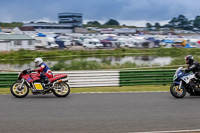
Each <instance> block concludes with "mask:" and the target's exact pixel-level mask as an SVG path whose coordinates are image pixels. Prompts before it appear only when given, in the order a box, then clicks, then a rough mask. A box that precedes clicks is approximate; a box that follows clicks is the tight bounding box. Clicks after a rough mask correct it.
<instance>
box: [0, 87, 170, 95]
mask: <svg viewBox="0 0 200 133" xmlns="http://www.w3.org/2000/svg"><path fill="white" fill-rule="evenodd" d="M169 87H170V85H138V86H122V87H89V88H71V93H83V92H138V91H169ZM0 94H10V89H9V88H0Z"/></svg>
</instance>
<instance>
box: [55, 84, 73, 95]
mask: <svg viewBox="0 0 200 133" xmlns="http://www.w3.org/2000/svg"><path fill="white" fill-rule="evenodd" d="M54 87H55V88H56V87H62V89H60V90H56V89H53V90H52V91H53V94H54V95H55V96H57V97H66V96H68V95H69V93H70V87H69V85H68V84H67V83H65V82H61V83H56V84H55V85H54Z"/></svg>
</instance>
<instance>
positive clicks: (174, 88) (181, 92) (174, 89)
mask: <svg viewBox="0 0 200 133" xmlns="http://www.w3.org/2000/svg"><path fill="white" fill-rule="evenodd" d="M170 93H171V94H172V96H174V97H175V98H183V97H184V96H185V95H186V89H185V87H184V86H181V89H179V84H175V83H173V84H171V86H170Z"/></svg>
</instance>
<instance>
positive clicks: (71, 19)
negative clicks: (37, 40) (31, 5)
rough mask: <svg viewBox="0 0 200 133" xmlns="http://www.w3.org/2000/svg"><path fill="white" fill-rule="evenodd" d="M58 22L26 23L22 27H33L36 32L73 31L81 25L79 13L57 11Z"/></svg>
mask: <svg viewBox="0 0 200 133" xmlns="http://www.w3.org/2000/svg"><path fill="white" fill-rule="evenodd" d="M58 19H59V22H58V23H46V22H38V23H33V22H32V23H26V24H24V25H23V26H24V27H27V26H28V27H30V26H31V27H33V28H34V29H35V30H36V31H37V32H54V33H73V32H74V29H75V28H76V27H82V14H81V13H58Z"/></svg>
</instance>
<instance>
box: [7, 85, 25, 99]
mask: <svg viewBox="0 0 200 133" xmlns="http://www.w3.org/2000/svg"><path fill="white" fill-rule="evenodd" d="M20 87H21V88H20ZM10 92H11V94H12V95H13V96H15V97H17V98H23V97H26V96H27V95H28V93H29V87H28V85H27V84H26V83H24V84H23V85H22V86H21V82H15V83H13V84H12V86H11V87H10Z"/></svg>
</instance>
